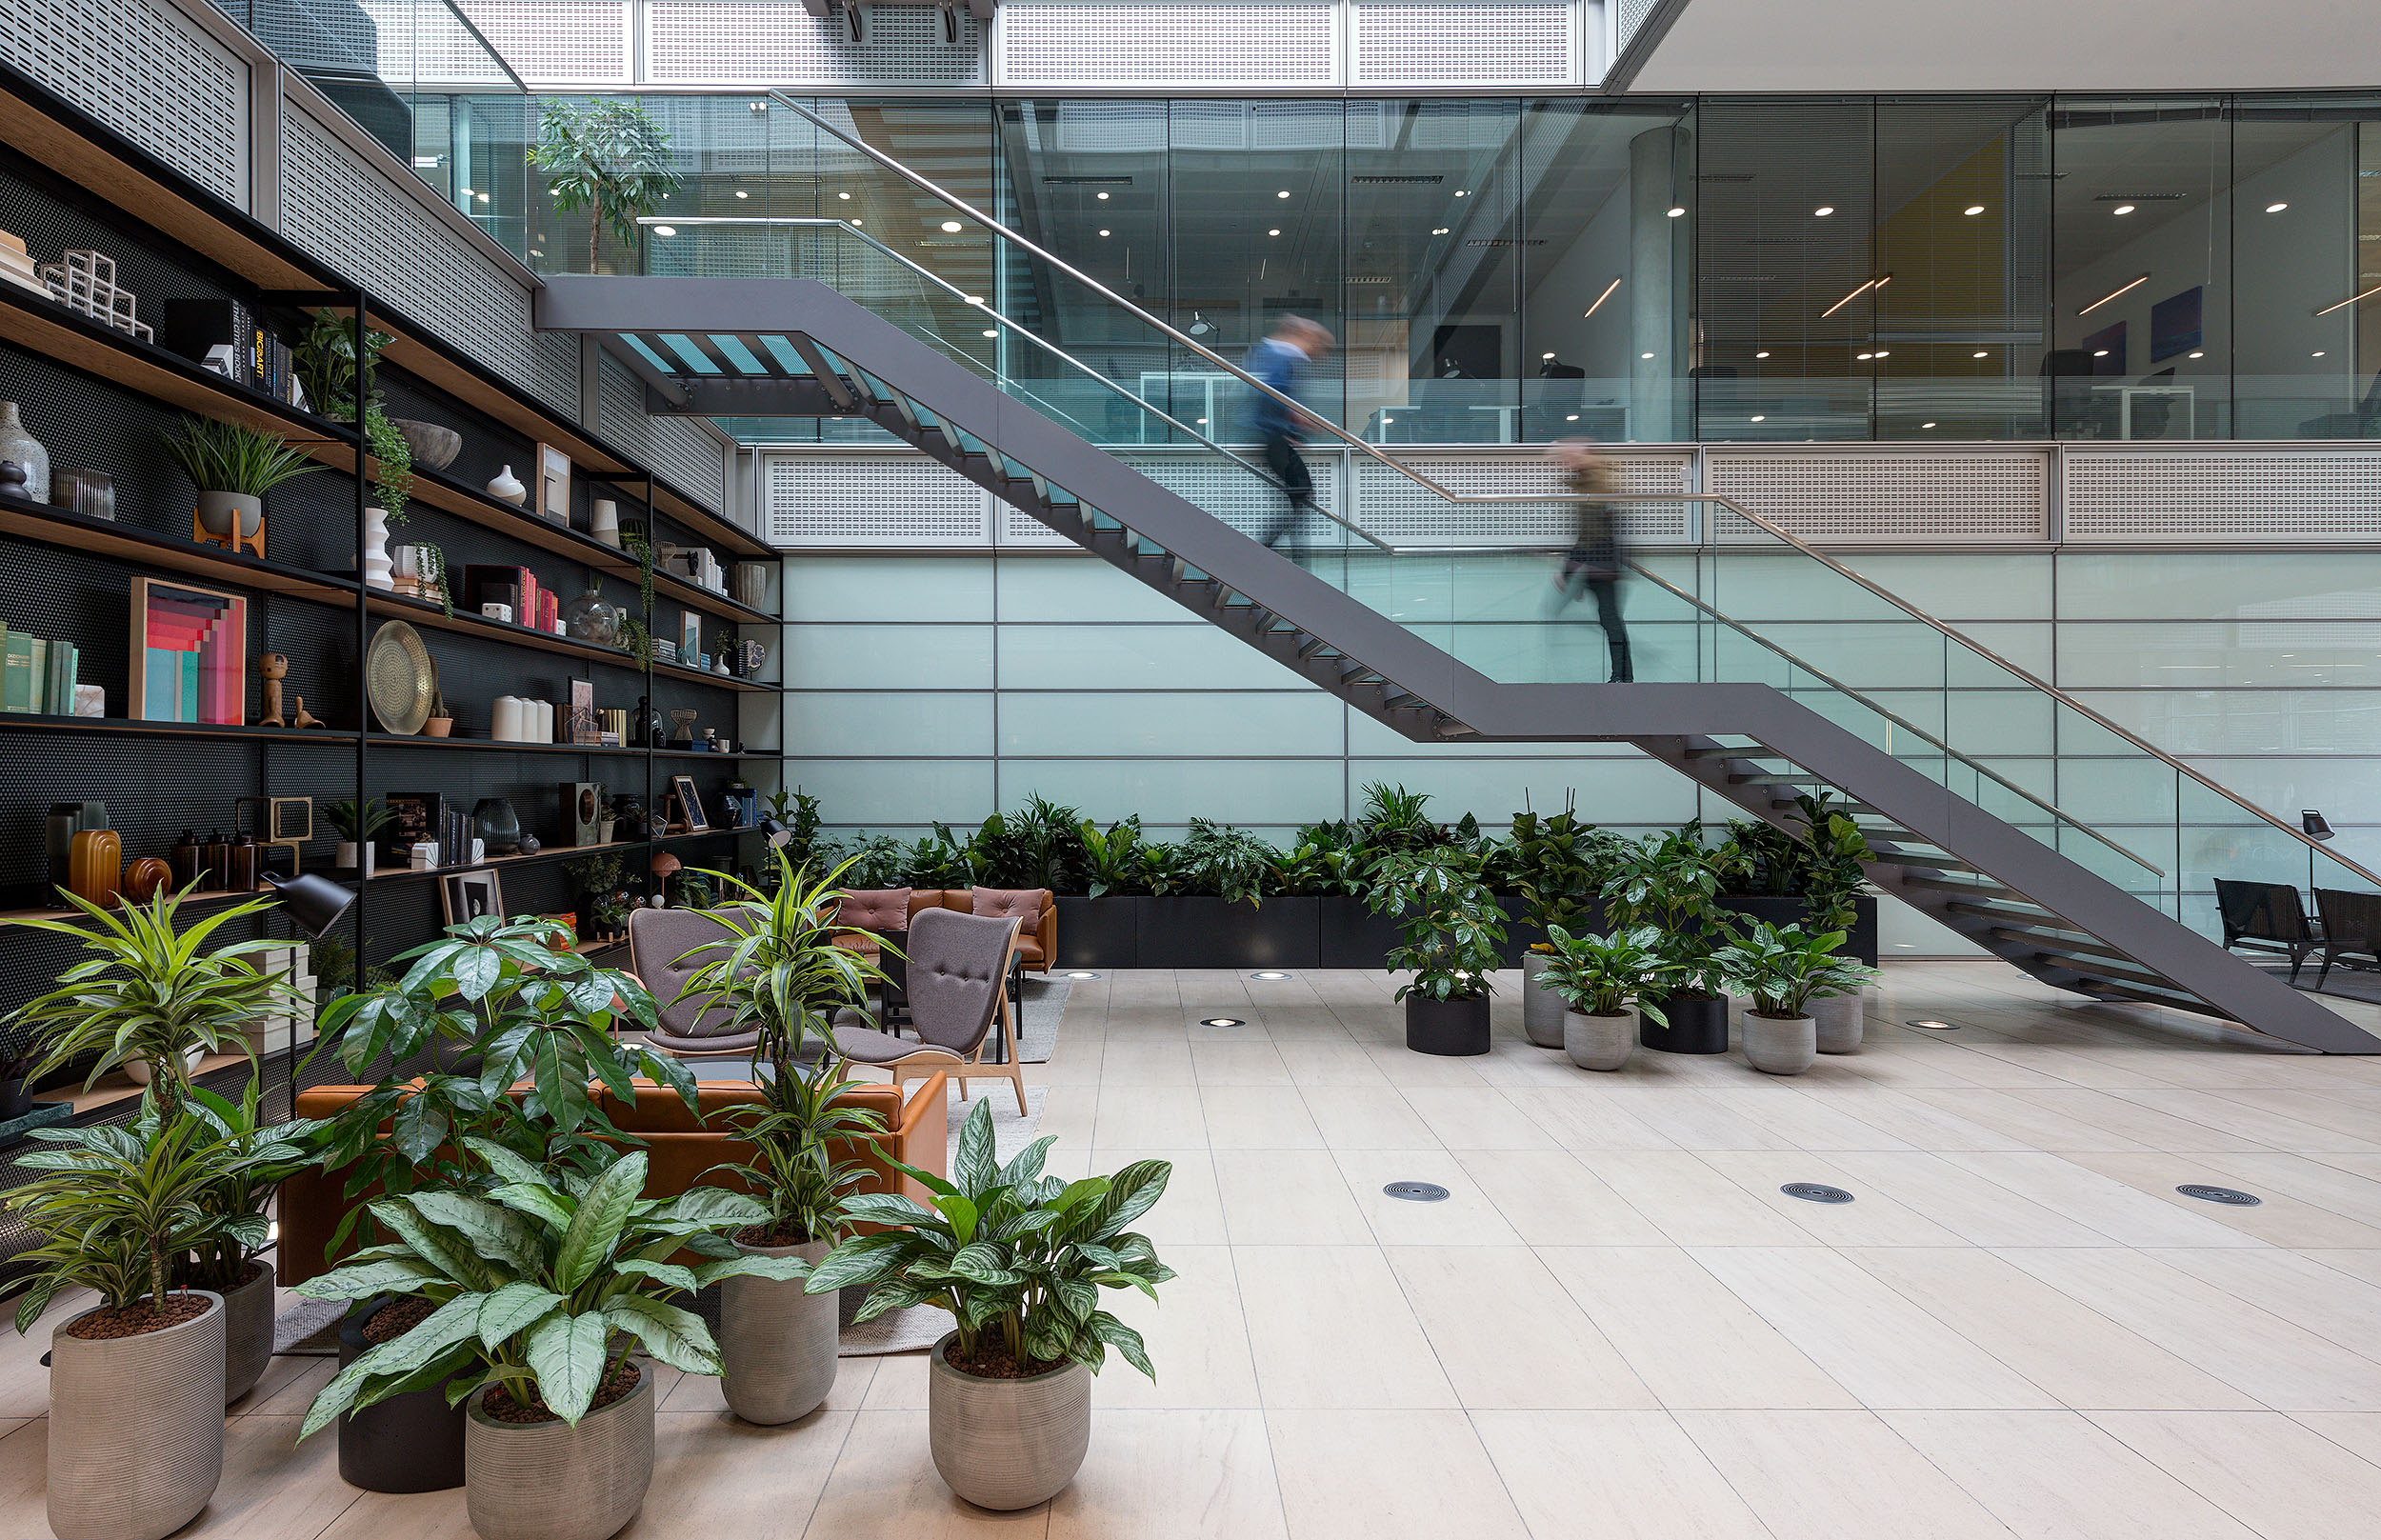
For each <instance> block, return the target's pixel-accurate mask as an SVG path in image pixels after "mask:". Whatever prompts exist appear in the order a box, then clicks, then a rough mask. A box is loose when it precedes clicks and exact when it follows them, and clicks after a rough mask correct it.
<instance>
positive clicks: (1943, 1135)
mask: <svg viewBox="0 0 2381 1540" xmlns="http://www.w3.org/2000/svg"><path fill="white" fill-rule="evenodd" d="M1797 1089H1798V1090H1802V1093H1803V1094H1804V1095H1806V1096H1810V1097H1812V1098H1814V1099H1815V1100H1817V1101H1819V1102H1822V1103H1824V1104H1825V1105H1827V1106H1829V1107H1832V1108H1834V1109H1835V1110H1837V1111H1839V1112H1843V1113H1845V1114H1847V1115H1849V1116H1851V1117H1856V1118H1858V1119H1859V1120H1860V1121H1861V1122H1863V1123H1866V1124H1867V1125H1869V1126H1870V1127H1871V1128H1872V1129H1875V1130H1877V1131H1878V1132H1880V1133H1885V1134H1890V1135H1891V1136H1892V1137H1893V1138H1896V1139H1899V1140H1901V1141H1902V1142H1903V1143H1904V1144H1907V1145H1909V1146H1910V1147H1911V1149H1913V1150H2022V1149H2024V1148H2025V1141H2023V1140H2021V1139H2017V1138H2013V1137H2011V1135H2009V1134H2006V1133H2003V1132H2001V1131H2000V1130H1997V1129H1988V1128H1986V1127H1985V1126H1984V1125H1983V1124H1981V1123H1976V1122H1971V1120H1969V1119H1967V1118H1964V1117H1961V1116H1959V1115H1957V1114H1956V1113H1952V1112H1947V1111H1945V1110H1943V1109H1941V1108H1939V1107H1936V1106H1934V1105H1933V1104H1932V1103H1930V1102H1924V1101H1921V1100H1919V1099H1918V1097H1917V1096H1916V1095H1914V1094H1913V1093H1912V1091H1913V1090H1916V1089H1922V1088H1918V1087H1913V1088H1911V1089H1902V1088H1898V1087H1894V1086H1887V1085H1871V1086H1851V1087H1811V1088H1797Z"/></svg>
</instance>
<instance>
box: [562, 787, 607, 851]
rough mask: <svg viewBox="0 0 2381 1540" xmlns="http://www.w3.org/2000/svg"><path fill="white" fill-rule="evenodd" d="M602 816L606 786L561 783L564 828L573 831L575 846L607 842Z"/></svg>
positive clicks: (573, 843) (571, 836) (571, 833)
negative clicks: (605, 840)
mask: <svg viewBox="0 0 2381 1540" xmlns="http://www.w3.org/2000/svg"><path fill="white" fill-rule="evenodd" d="M603 813H604V788H603V783H601V782H600V781H565V782H563V783H562V827H563V828H564V829H566V830H570V843H571V844H572V845H601V844H602V843H603V842H604V834H603Z"/></svg>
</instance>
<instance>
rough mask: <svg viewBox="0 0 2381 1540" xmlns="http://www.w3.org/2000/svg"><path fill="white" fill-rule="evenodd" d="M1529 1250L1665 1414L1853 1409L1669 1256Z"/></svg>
mask: <svg viewBox="0 0 2381 1540" xmlns="http://www.w3.org/2000/svg"><path fill="white" fill-rule="evenodd" d="M1537 1250H1538V1260H1539V1261H1541V1262H1542V1263H1544V1264H1545V1265H1546V1269H1547V1270H1548V1271H1549V1272H1551V1273H1552V1274H1553V1275H1554V1277H1555V1279H1556V1280H1557V1281H1558V1282H1560V1283H1561V1284H1562V1286H1563V1288H1564V1290H1566V1291H1567V1292H1568V1293H1569V1294H1570V1295H1571V1298H1572V1299H1573V1300H1575V1301H1577V1302H1578V1305H1579V1308H1580V1309H1581V1310H1584V1311H1586V1312H1587V1316H1588V1319H1589V1320H1590V1321H1591V1322H1592V1323H1594V1325H1595V1328H1596V1330H1599V1331H1601V1332H1602V1333H1603V1334H1604V1338H1605V1340H1606V1341H1608V1342H1610V1343H1611V1345H1612V1347H1613V1349H1614V1350H1616V1351H1618V1352H1619V1354H1620V1355H1621V1357H1622V1359H1623V1360H1624V1361H1625V1362H1626V1363H1627V1364H1628V1365H1629V1367H1630V1368H1631V1369H1632V1370H1635V1371H1636V1374H1637V1377H1638V1378H1639V1379H1641V1380H1643V1381H1644V1382H1645V1383H1646V1386H1647V1388H1648V1389H1649V1390H1652V1392H1653V1393H1654V1395H1655V1396H1656V1397H1657V1398H1659V1399H1660V1401H1661V1403H1662V1405H1664V1406H1665V1407H1669V1408H1671V1409H1672V1410H1679V1409H1685V1408H1721V1409H1738V1408H1744V1409H1751V1408H1782V1409H1817V1408H1851V1407H1856V1406H1858V1405H1859V1403H1858V1402H1857V1401H1855V1400H1854V1399H1853V1398H1852V1396H1851V1392H1850V1391H1848V1390H1845V1389H1844V1388H1843V1387H1842V1386H1840V1385H1838V1384H1836V1383H1835V1382H1834V1381H1833V1380H1831V1379H1830V1378H1828V1376H1827V1373H1826V1371H1825V1370H1821V1369H1820V1368H1819V1367H1818V1365H1816V1364H1814V1363H1812V1362H1811V1359H1810V1357H1809V1356H1808V1355H1806V1354H1805V1353H1804V1352H1803V1351H1802V1350H1801V1349H1799V1348H1797V1347H1795V1346H1794V1345H1793V1344H1792V1343H1791V1342H1789V1341H1787V1340H1786V1338H1785V1336H1784V1335H1782V1334H1781V1333H1780V1332H1779V1331H1778V1330H1777V1329H1776V1328H1775V1327H1773V1326H1771V1325H1770V1323H1769V1322H1767V1321H1765V1320H1763V1319H1762V1318H1761V1317H1760V1316H1759V1315H1758V1314H1756V1313H1754V1311H1753V1310H1752V1308H1751V1306H1749V1305H1747V1304H1746V1303H1745V1302H1744V1301H1743V1300H1741V1299H1739V1298H1738V1297H1737V1296H1736V1295H1735V1294H1733V1293H1732V1292H1731V1291H1730V1290H1729V1289H1728V1288H1727V1286H1726V1285H1724V1284H1722V1283H1721V1282H1720V1281H1719V1280H1718V1279H1717V1278H1714V1277H1713V1276H1712V1275H1711V1273H1710V1272H1708V1271H1706V1270H1704V1269H1703V1268H1702V1266H1701V1265H1699V1264H1698V1263H1697V1262H1696V1261H1695V1260H1694V1258H1692V1257H1691V1256H1690V1255H1688V1254H1687V1252H1685V1251H1684V1250H1680V1249H1679V1248H1677V1247H1674V1246H1596V1247H1571V1246H1565V1247H1540V1248H1538V1249H1537Z"/></svg>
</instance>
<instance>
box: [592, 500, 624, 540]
mask: <svg viewBox="0 0 2381 1540" xmlns="http://www.w3.org/2000/svg"><path fill="white" fill-rule="evenodd" d="M587 507H588V533H590V534H591V535H593V536H594V537H595V538H596V539H598V540H600V541H602V542H603V543H604V544H605V545H607V546H612V547H615V548H616V547H617V546H618V545H619V544H620V505H619V504H617V503H615V502H613V501H612V500H611V499H610V498H609V497H598V498H595V499H594V500H593V501H591V502H590V503H589V504H588V506H587Z"/></svg>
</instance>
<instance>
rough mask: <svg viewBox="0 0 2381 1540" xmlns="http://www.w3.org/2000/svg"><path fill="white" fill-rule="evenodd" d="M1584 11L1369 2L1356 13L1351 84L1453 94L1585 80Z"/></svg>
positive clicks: (1466, 0)
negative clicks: (1582, 53)
mask: <svg viewBox="0 0 2381 1540" xmlns="http://www.w3.org/2000/svg"><path fill="white" fill-rule="evenodd" d="M1580 20H1581V18H1580V10H1579V8H1578V7H1577V6H1575V5H1571V4H1567V3H1565V0H1534V3H1519V4H1515V3H1512V0H1370V3H1366V4H1359V5H1357V6H1356V7H1354V25H1355V49H1354V58H1353V59H1352V61H1351V64H1352V70H1351V82H1350V83H1351V84H1352V85H1357V86H1407V87H1413V88H1416V89H1420V90H1431V89H1436V90H1448V89H1451V88H1454V87H1462V86H1561V85H1568V84H1571V83H1573V82H1575V81H1576V80H1577V79H1578V78H1579V27H1580Z"/></svg>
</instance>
